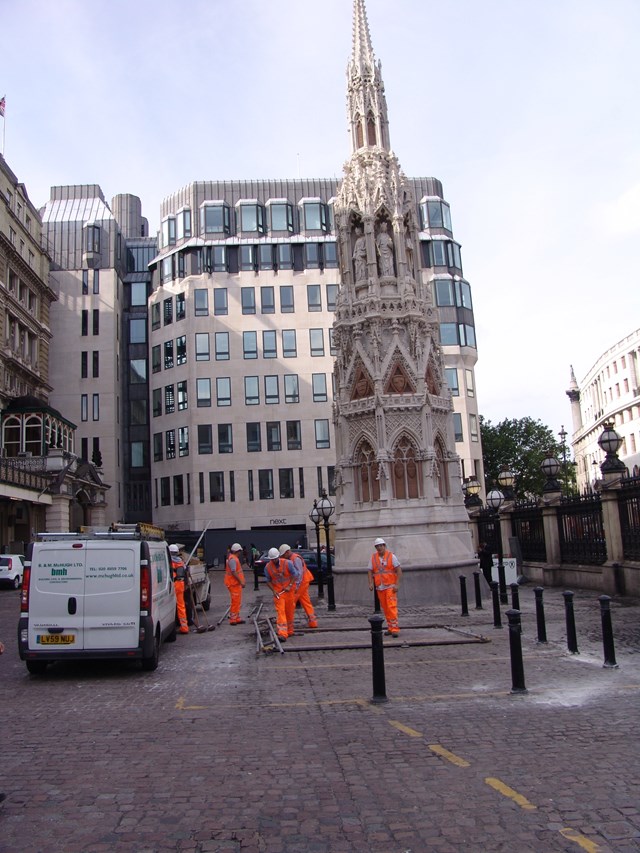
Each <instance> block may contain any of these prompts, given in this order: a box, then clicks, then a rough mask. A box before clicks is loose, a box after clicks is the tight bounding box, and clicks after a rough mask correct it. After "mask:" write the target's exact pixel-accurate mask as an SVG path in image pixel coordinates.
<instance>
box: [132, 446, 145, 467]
mask: <svg viewBox="0 0 640 853" xmlns="http://www.w3.org/2000/svg"><path fill="white" fill-rule="evenodd" d="M131 467H132V468H144V441H132V442H131Z"/></svg>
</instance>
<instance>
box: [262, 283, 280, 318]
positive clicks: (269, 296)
mask: <svg viewBox="0 0 640 853" xmlns="http://www.w3.org/2000/svg"><path fill="white" fill-rule="evenodd" d="M260 310H261V311H262V313H263V314H275V312H276V296H275V288H274V287H261V288H260Z"/></svg>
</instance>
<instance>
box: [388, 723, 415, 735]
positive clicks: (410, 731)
mask: <svg viewBox="0 0 640 853" xmlns="http://www.w3.org/2000/svg"><path fill="white" fill-rule="evenodd" d="M389 725H390V726H393V728H394V729H398V731H399V732H404V734H406V735H409V737H422V734H421V733H420V732H417V731H416V730H415V729H410V728H409V726H404V725H403V724H402V723H399V722H398V721H397V720H389Z"/></svg>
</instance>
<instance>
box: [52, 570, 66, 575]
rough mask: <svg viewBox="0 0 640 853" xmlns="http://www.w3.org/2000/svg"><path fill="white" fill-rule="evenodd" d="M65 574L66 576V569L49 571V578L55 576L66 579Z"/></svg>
mask: <svg viewBox="0 0 640 853" xmlns="http://www.w3.org/2000/svg"><path fill="white" fill-rule="evenodd" d="M66 574H67V570H66V569H51V577H56V576H64V577H66Z"/></svg>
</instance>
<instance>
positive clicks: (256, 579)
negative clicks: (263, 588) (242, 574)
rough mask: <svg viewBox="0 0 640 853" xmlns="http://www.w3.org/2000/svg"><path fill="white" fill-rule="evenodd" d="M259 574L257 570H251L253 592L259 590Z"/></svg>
mask: <svg viewBox="0 0 640 853" xmlns="http://www.w3.org/2000/svg"><path fill="white" fill-rule="evenodd" d="M259 581H260V572H259V571H258V569H254V570H253V591H254V592H255V591H256V590H258V589H260V583H259Z"/></svg>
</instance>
